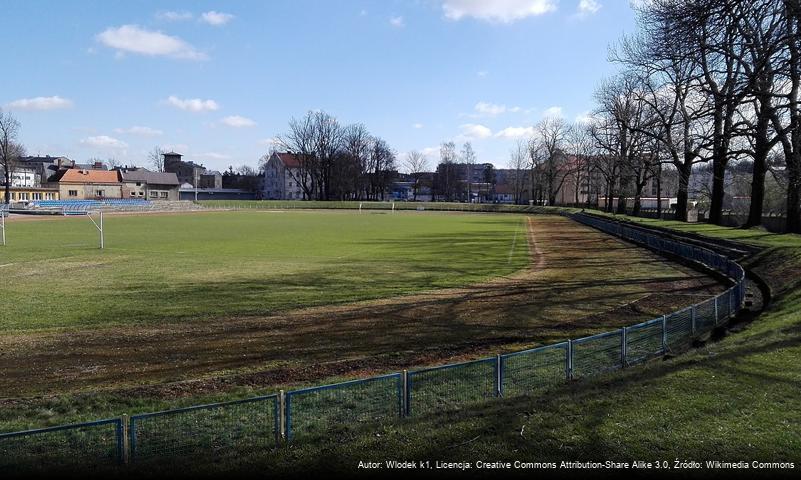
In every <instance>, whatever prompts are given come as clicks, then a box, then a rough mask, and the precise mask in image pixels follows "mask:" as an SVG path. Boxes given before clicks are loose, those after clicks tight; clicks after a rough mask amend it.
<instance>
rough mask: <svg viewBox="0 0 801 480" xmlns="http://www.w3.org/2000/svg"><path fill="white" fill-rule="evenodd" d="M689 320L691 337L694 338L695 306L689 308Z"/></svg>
mask: <svg viewBox="0 0 801 480" xmlns="http://www.w3.org/2000/svg"><path fill="white" fill-rule="evenodd" d="M690 320H691V321H692V322H691V323H692V335H693V336H695V331H696V325H695V305H693V306H692V307H690Z"/></svg>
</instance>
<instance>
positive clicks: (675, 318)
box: [665, 307, 695, 352]
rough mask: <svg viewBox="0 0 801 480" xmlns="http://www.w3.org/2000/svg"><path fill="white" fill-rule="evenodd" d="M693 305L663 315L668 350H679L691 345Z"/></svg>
mask: <svg viewBox="0 0 801 480" xmlns="http://www.w3.org/2000/svg"><path fill="white" fill-rule="evenodd" d="M694 311H695V307H687V308H685V309H683V310H679V311H678V312H673V313H670V314H668V315H666V316H665V317H666V318H665V327H666V332H667V350H668V352H679V351H681V350H685V349H687V348H689V347H690V345H692V342H693V338H694V336H695V322H694V320H693V319H694V317H695V314H694Z"/></svg>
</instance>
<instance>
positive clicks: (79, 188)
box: [57, 168, 122, 200]
mask: <svg viewBox="0 0 801 480" xmlns="http://www.w3.org/2000/svg"><path fill="white" fill-rule="evenodd" d="M57 182H58V190H59V196H60V199H61V200H100V199H104V198H122V182H120V178H119V172H118V171H116V170H84V169H78V168H70V169H67V170H63V171H62V172H60V175H58V179H57Z"/></svg>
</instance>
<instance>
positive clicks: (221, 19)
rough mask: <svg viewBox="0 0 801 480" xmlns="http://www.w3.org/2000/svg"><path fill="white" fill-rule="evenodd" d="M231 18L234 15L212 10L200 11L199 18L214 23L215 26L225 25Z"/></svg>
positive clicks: (210, 23)
mask: <svg viewBox="0 0 801 480" xmlns="http://www.w3.org/2000/svg"><path fill="white" fill-rule="evenodd" d="M233 19H234V16H233V15H231V14H230V13H221V12H215V11H214V10H212V11H210V12H205V13H202V14H201V15H200V20H201V21H202V22H206V23H208V24H209V25H214V26H215V27H219V26H221V25H225V24H226V23H228V22H230V21H231V20H233Z"/></svg>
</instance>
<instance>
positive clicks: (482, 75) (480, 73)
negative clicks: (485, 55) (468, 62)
mask: <svg viewBox="0 0 801 480" xmlns="http://www.w3.org/2000/svg"><path fill="white" fill-rule="evenodd" d="M476 75H478V76H479V77H486V76H487V75H489V72H488V71H486V70H479V71H478V72H477V73H476Z"/></svg>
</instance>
